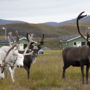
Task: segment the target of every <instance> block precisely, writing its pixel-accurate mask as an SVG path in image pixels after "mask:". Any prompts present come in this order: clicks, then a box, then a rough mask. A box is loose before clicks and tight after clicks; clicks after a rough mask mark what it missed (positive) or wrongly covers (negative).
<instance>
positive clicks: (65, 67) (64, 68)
mask: <svg viewBox="0 0 90 90" xmlns="http://www.w3.org/2000/svg"><path fill="white" fill-rule="evenodd" d="M68 67H69V65H64V66H63V73H62V78H63V79H64V78H65V70H66V69H67V68H68Z"/></svg>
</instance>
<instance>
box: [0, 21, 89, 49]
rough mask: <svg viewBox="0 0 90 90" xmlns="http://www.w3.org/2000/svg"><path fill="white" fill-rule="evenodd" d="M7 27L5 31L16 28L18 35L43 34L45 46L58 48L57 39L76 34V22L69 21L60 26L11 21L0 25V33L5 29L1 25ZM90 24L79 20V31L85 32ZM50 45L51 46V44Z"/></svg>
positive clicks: (36, 35) (37, 35)
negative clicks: (11, 22) (28, 33)
mask: <svg viewBox="0 0 90 90" xmlns="http://www.w3.org/2000/svg"><path fill="white" fill-rule="evenodd" d="M3 26H4V27H6V28H7V33H8V32H10V31H12V32H14V33H15V31H16V30H17V31H18V32H19V34H20V35H24V36H25V35H26V33H27V32H31V33H34V37H36V38H37V37H41V35H42V34H43V33H44V34H45V46H47V47H49V48H52V49H58V48H59V40H61V39H64V38H67V37H69V36H72V35H77V34H78V32H77V28H76V23H70V24H65V25H60V26H49V25H46V24H28V23H13V24H6V25H0V35H1V36H3V35H4V34H5V31H3V30H2V27H3ZM89 26H90V22H81V23H80V28H81V32H82V33H84V34H86V33H87V32H89V31H90V30H88V27H89ZM51 45H52V46H51Z"/></svg>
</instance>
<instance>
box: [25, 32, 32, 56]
mask: <svg viewBox="0 0 90 90" xmlns="http://www.w3.org/2000/svg"><path fill="white" fill-rule="evenodd" d="M26 37H27V40H28V42H29V43H28V45H27V47H26V48H25V50H24V53H23V54H24V55H25V54H26V52H27V50H28V49H29V46H30V44H31V42H32V38H33V34H30V33H27V35H26Z"/></svg>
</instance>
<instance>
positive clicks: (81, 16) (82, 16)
mask: <svg viewBox="0 0 90 90" xmlns="http://www.w3.org/2000/svg"><path fill="white" fill-rule="evenodd" d="M83 13H84V11H83V12H81V13H80V14H79V15H78V17H77V22H76V24H77V29H78V33H79V34H80V35H81V37H83V38H84V39H85V40H87V39H86V38H85V37H84V36H83V35H82V33H81V32H80V28H79V20H80V19H82V18H84V17H86V16H87V15H82V14H83Z"/></svg>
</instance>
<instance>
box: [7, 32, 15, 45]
mask: <svg viewBox="0 0 90 90" xmlns="http://www.w3.org/2000/svg"><path fill="white" fill-rule="evenodd" d="M8 40H9V43H11V41H12V42H13V43H14V39H13V35H12V32H9V33H8Z"/></svg>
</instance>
